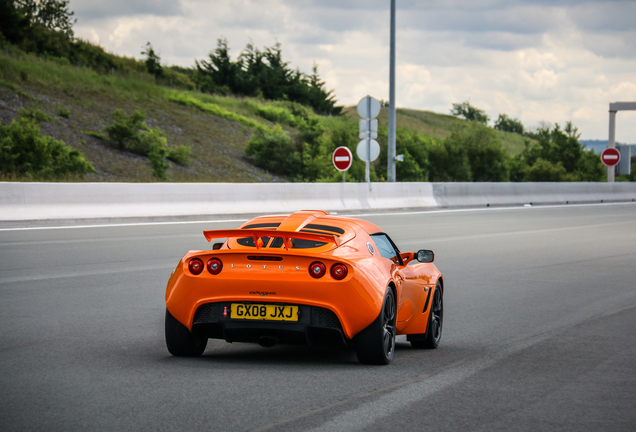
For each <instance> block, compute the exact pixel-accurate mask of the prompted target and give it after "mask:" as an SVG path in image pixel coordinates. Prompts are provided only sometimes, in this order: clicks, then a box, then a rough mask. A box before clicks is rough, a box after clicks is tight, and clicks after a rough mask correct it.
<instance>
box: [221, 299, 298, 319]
mask: <svg viewBox="0 0 636 432" xmlns="http://www.w3.org/2000/svg"><path fill="white" fill-rule="evenodd" d="M230 312H231V313H230V318H232V319H244V320H261V321H298V306H286V305H273V304H242V303H232V309H231V311H230Z"/></svg>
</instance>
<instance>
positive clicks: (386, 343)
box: [356, 288, 397, 365]
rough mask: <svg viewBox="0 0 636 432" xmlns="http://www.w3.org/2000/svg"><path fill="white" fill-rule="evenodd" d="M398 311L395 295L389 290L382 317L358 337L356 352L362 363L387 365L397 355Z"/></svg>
mask: <svg viewBox="0 0 636 432" xmlns="http://www.w3.org/2000/svg"><path fill="white" fill-rule="evenodd" d="M396 315H397V309H396V306H395V295H394V294H393V290H392V289H391V288H388V289H387V290H386V294H385V295H384V302H383V303H382V310H381V311H380V315H378V317H377V318H376V320H375V321H373V323H371V325H370V326H369V327H367V328H366V329H364V330H362V331H361V332H360V333H359V334H358V336H357V337H356V352H357V354H358V360H359V361H360V363H364V364H373V365H387V364H389V363H390V362H391V360H392V359H393V354H394V353H395V325H396Z"/></svg>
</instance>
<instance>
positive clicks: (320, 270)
mask: <svg viewBox="0 0 636 432" xmlns="http://www.w3.org/2000/svg"><path fill="white" fill-rule="evenodd" d="M326 272H327V267H325V265H324V264H323V263H321V262H320V261H314V262H312V263H311V265H310V266H309V274H310V275H311V276H312V277H314V278H316V279H318V278H321V277H323V276H324V275H325V273H326Z"/></svg>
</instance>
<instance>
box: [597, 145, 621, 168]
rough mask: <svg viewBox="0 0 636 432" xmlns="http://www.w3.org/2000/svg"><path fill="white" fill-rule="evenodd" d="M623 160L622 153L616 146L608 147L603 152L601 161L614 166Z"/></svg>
mask: <svg viewBox="0 0 636 432" xmlns="http://www.w3.org/2000/svg"><path fill="white" fill-rule="evenodd" d="M620 160H621V153H620V152H619V151H618V150H616V149H615V148H612V147H610V148H606V149H605V150H603V152H602V153H601V161H603V163H604V164H605V165H607V166H608V167H613V166H614V165H618V163H619V162H620Z"/></svg>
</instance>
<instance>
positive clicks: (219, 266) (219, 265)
mask: <svg viewBox="0 0 636 432" xmlns="http://www.w3.org/2000/svg"><path fill="white" fill-rule="evenodd" d="M221 270H223V262H221V260H220V259H218V258H210V260H209V261H208V271H209V272H210V273H212V274H213V275H217V274H219V273H221Z"/></svg>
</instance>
